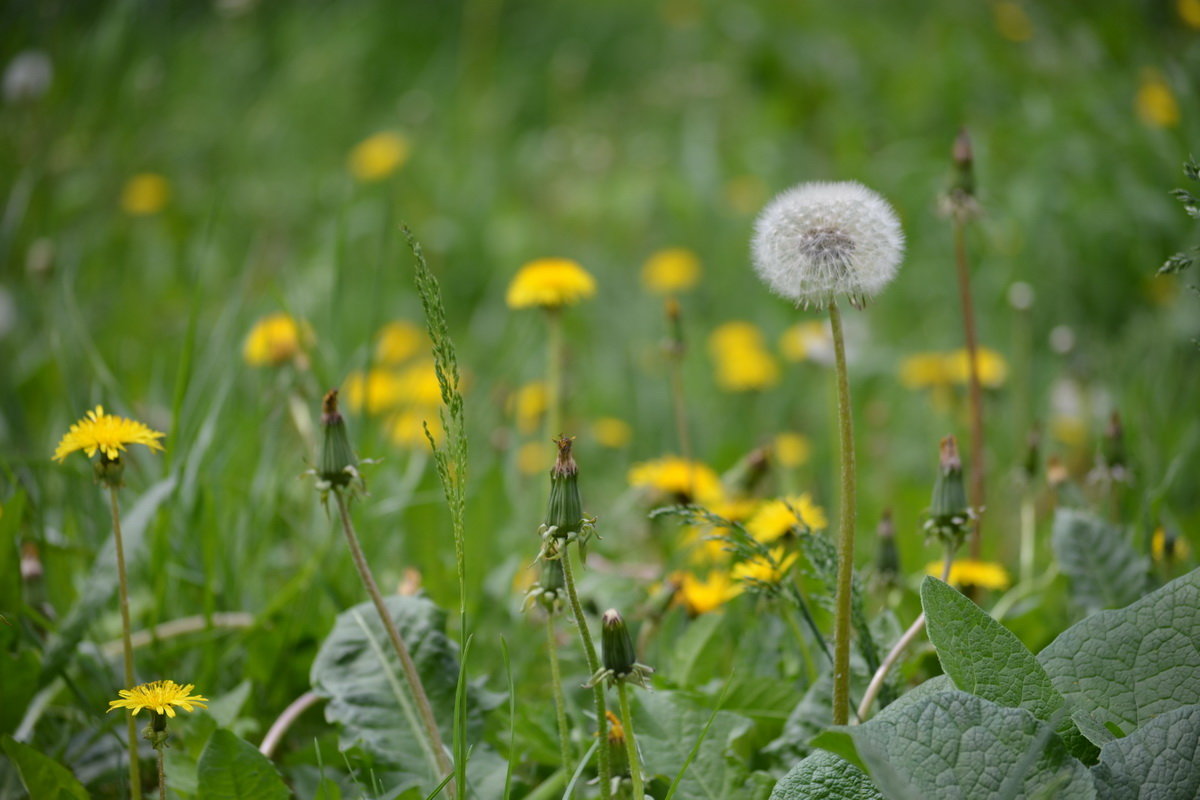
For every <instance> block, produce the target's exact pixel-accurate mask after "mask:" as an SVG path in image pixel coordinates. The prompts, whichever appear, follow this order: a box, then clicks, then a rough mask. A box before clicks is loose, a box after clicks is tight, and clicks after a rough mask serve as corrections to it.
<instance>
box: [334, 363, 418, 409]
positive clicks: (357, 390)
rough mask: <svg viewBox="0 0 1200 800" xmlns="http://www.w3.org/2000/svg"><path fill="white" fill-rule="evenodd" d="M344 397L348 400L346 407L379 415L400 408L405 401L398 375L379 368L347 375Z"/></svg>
mask: <svg viewBox="0 0 1200 800" xmlns="http://www.w3.org/2000/svg"><path fill="white" fill-rule="evenodd" d="M342 397H344V398H346V405H347V406H349V407H350V408H352V409H354V410H355V411H362V410H364V409H365V410H366V412H367V413H368V414H379V413H382V412H384V411H390V410H391V409H393V408H396V407H397V406H399V405H400V404H401V403H402V402H403V401H404V399H405V393H404V387H403V386H402V385H401V382H400V377H399V376H398V375H397V374H396V373H394V372H392V371H391V370H386V369H378V368H377V369H371V370H368V371H367V372H365V373H363V372H358V371H355V372H351V373H350V374H349V375H347V376H346V382H345V384H344V385H343V386H342Z"/></svg>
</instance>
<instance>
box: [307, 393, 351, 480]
mask: <svg viewBox="0 0 1200 800" xmlns="http://www.w3.org/2000/svg"><path fill="white" fill-rule="evenodd" d="M337 396H338V392H337V389H330V390H329V391H328V392H326V393H325V399H324V400H323V401H322V402H321V427H322V428H324V429H325V436H324V439H323V440H322V441H321V460H320V461H319V462H318V464H317V476H318V477H320V478H321V480H323V481H326V482H328V483H330V484H331V485H333V486H335V487H339V486H340V487H345V486H349V485H350V482H351V481H352V480H353V479H354V471H355V470H356V469H357V468H358V457H357V456H355V455H354V448H352V447H351V446H350V437H349V436H347V434H346V421H345V420H344V419H343V418H342V414H341V412H340V411H338V402H337Z"/></svg>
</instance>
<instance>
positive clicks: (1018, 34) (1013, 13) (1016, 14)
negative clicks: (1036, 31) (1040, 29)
mask: <svg viewBox="0 0 1200 800" xmlns="http://www.w3.org/2000/svg"><path fill="white" fill-rule="evenodd" d="M992 18H993V19H994V20H995V23H996V30H997V31H999V32H1000V35H1001V36H1003V37H1004V38H1005V39H1008V40H1009V41H1010V42H1027V41H1029V40H1030V39H1032V38H1033V23H1032V22H1030V21H1029V15H1028V14H1026V13H1025V9H1023V8H1021V6H1020V5H1019V4H1017V3H1013V2H1008V0H1004V2H999V3H995V4H993V5H992Z"/></svg>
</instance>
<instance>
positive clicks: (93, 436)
mask: <svg viewBox="0 0 1200 800" xmlns="http://www.w3.org/2000/svg"><path fill="white" fill-rule="evenodd" d="M164 435H165V434H162V433H159V432H158V431H156V430H151V429H150V428H149V427H147V426H146V425H144V424H143V423H141V422H138V421H137V420H134V419H126V418H125V417H118V416H115V415H113V414H106V413H104V407H103V406H96V408H95V410H94V411H89V412H87V414H86V415H85V416H84V418H83V419H81V420H80V421H79V422H76V423H75V424H73V425H72V426H71V427H70V429H69V430H68V431H67V432H66V433H65V434H64V435H63V437H62V440H61V441H59V443H58V447H57V448H55V450H54V460H55V461H62V460H63V459H64V458H66V457H67V456H68V455H70V454H71V453H74V452H75V451H76V450H82V451H83V452H84V453H86V454H87V457H88V458H91V457H92V456H94V455H96V451H100V453H101V454H103V456H104V457H105V458H107V459H108V460H110V461H116V460H117V459H118V458H120V457H121V451H122V450H124V449H125V445H127V444H144V445H146V447H149V448H150V449H151V450H162V449H163V446H162V443H161V442H159V441H158V440H159V439H161V438H163V436H164Z"/></svg>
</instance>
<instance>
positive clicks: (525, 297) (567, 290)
mask: <svg viewBox="0 0 1200 800" xmlns="http://www.w3.org/2000/svg"><path fill="white" fill-rule="evenodd" d="M595 293H596V279H595V278H593V277H592V276H591V273H589V272H588V271H587V270H585V269H584V268H583V267H582V266H580V265H579V263H578V262H576V261H572V260H571V259H569V258H539V259H537V260H536V261H530V262H529V263H528V264H526V265H525V266H523V267H521V268H520V269H519V270H517V274H516V275H515V276H513V279H512V282H511V283H510V284H509V285H508V295H507V297H506V301H507V302H508V307H509V308H531V307H534V306H538V307H541V308H562V307H563V306H571V305H575V304H576V303H578V302H579V301H580V300H585V299H587V298H589V297H591V296H592V295H594V294H595Z"/></svg>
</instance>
